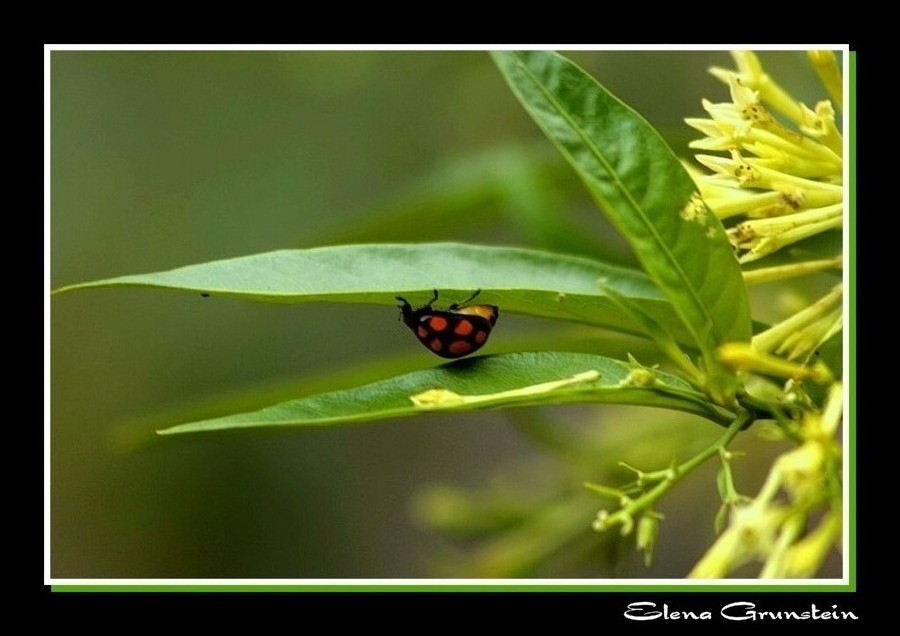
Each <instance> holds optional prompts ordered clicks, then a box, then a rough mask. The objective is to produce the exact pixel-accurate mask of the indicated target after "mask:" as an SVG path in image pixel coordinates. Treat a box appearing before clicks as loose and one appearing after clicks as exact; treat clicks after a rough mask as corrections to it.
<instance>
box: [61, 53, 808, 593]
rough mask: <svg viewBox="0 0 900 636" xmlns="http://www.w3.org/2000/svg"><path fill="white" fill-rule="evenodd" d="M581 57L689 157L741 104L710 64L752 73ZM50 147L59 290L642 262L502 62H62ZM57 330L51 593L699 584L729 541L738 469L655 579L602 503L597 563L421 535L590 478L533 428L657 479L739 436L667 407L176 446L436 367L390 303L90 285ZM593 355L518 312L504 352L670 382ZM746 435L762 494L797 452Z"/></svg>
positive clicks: (212, 57) (328, 56) (787, 79)
mask: <svg viewBox="0 0 900 636" xmlns="http://www.w3.org/2000/svg"><path fill="white" fill-rule="evenodd" d="M567 55H569V56H570V57H572V58H573V59H575V60H576V61H578V62H579V63H581V64H582V65H583V66H585V68H587V70H588V71H590V72H591V73H592V74H593V75H594V76H595V77H598V78H599V79H600V81H602V82H603V83H604V84H605V85H606V86H607V87H608V88H609V89H610V90H612V91H613V92H614V93H616V94H617V95H619V96H620V97H621V98H622V99H623V100H625V101H626V102H627V103H629V104H630V105H631V106H633V107H634V108H635V109H636V110H638V111H639V112H641V113H642V114H643V115H644V116H645V117H646V118H647V119H648V120H649V121H650V122H651V123H652V124H653V125H654V126H656V127H657V129H658V130H660V132H662V133H663V135H664V136H666V138H667V139H668V140H669V141H670V143H671V144H672V145H673V147H674V148H675V149H676V151H677V152H679V153H680V154H682V155H684V156H687V153H686V144H687V141H689V140H690V139H692V138H694V137H695V135H694V134H693V133H692V132H691V131H690V129H688V128H687V127H686V126H685V125H684V124H683V123H682V119H683V118H684V117H688V116H702V109H701V107H700V99H701V98H702V97H708V98H710V99H712V100H713V101H726V100H727V92H726V89H725V88H724V87H723V86H721V85H720V84H718V83H717V82H716V81H715V80H714V79H713V78H711V77H710V76H709V75H708V74H707V73H706V72H705V71H706V68H707V67H708V66H710V65H712V64H716V65H721V66H731V61H730V59H729V58H728V56H727V54H726V53H724V52H677V53H673V52H661V51H656V52H600V51H594V52H569V53H567ZM762 59H763V61H764V63H766V64H767V68H768V70H769V72H770V73H777V75H778V79H779V80H780V81H781V82H782V83H783V84H784V85H789V86H791V87H792V89H793V90H794V91H795V94H796V95H797V96H798V97H800V98H801V99H806V100H807V103H813V102H814V101H815V99H817V98H818V97H819V93H818V92H817V91H816V85H815V83H814V78H813V75H812V73H811V71H810V70H809V68H808V67H807V65H806V64H805V59H804V55H803V54H802V53H796V52H792V53H768V54H766V53H763V54H762ZM51 136H52V137H51V144H52V146H51V148H52V156H51V170H52V173H51V188H52V190H51V194H52V210H51V266H52V281H51V284H52V286H53V287H58V286H61V285H64V284H68V283H73V282H78V281H85V280H90V279H96V278H105V277H111V276H117V275H121V274H130V273H142V272H149V271H155V270H163V269H170V268H174V267H178V266H181V265H187V264H192V263H199V262H203V261H207V260H213V259H220V258H227V257H233V256H240V255H247V254H253V253H258V252H263V251H268V250H274V249H282V248H292V247H311V246H318V245H326V244H335V243H340V242H350V241H352V242H362V241H392V240H393V241H433V240H466V241H471V242H477V243H489V244H497V243H506V244H516V245H523V246H533V247H543V248H548V249H554V250H557V251H570V252H573V253H582V254H585V253H589V254H594V255H597V256H599V257H603V258H607V259H608V260H612V261H616V262H624V263H627V262H630V255H629V254H628V251H627V249H626V248H624V247H623V244H622V243H621V241H619V240H618V239H617V238H616V237H615V236H614V235H613V234H612V232H611V231H610V230H609V228H608V227H607V226H606V225H605V224H604V223H603V222H602V220H601V219H600V214H599V213H598V212H597V211H596V210H595V209H594V207H593V206H592V204H591V203H590V201H588V200H587V198H586V196H585V195H584V194H583V193H582V190H581V187H580V184H579V183H578V182H577V180H576V178H575V177H574V176H573V175H572V174H571V173H570V171H569V170H568V168H567V167H566V165H565V164H564V161H563V159H562V158H561V157H558V156H557V155H556V154H555V152H554V150H553V148H552V147H551V145H550V144H549V142H547V141H545V140H544V139H543V137H542V135H541V134H540V132H539V131H538V130H537V128H536V126H535V125H534V124H533V123H532V122H531V120H530V119H529V118H528V117H527V115H526V114H525V112H524V111H523V110H522V109H521V108H520V107H519V105H518V103H517V102H516V100H515V98H514V97H513V95H512V94H511V92H510V91H509V90H508V89H507V87H506V85H505V83H504V81H503V80H502V78H501V76H500V74H499V73H498V72H497V70H496V69H495V67H494V66H493V64H492V62H491V60H490V58H489V56H488V55H487V54H486V53H482V52H388V51H374V52H318V51H281V52H251V51H238V52H202V51H197V52H163V51H159V52H139V51H118V52H117V51H108V52H90V51H83V52H79V51H55V52H53V53H52V56H51ZM557 215H558V216H557ZM573 228H577V231H573ZM501 309H502V308H501ZM769 309H771V307H769ZM51 321H52V322H51V329H52V345H51V346H52V351H51V363H52V367H51V381H52V384H51V388H52V393H51V427H52V439H51V443H52V454H51V470H52V476H51V514H52V526H51V530H52V532H51V559H52V561H51V563H52V568H51V574H52V576H53V577H59V578H70V577H86V578H90V577H250V578H258V577H289V578H305V577H348V578H355V577H426V576H432V575H435V574H436V573H448V572H449V573H451V574H453V575H467V574H472V575H476V576H482V575H484V576H497V575H504V574H509V575H513V576H531V575H535V576H542V575H546V576H575V575H578V576H629V577H645V576H646V577H660V576H667V577H668V576H671V577H681V576H683V575H684V574H685V573H686V572H687V571H688V570H689V568H690V566H691V565H692V564H693V563H694V562H695V561H696V559H697V558H698V557H699V556H700V554H702V551H703V549H704V547H706V546H707V545H708V544H709V543H710V541H711V539H712V537H713V532H712V518H713V516H714V515H715V512H716V509H717V506H718V502H717V500H716V499H717V497H716V491H715V485H714V470H715V467H709V468H710V470H705V471H701V472H700V473H698V475H697V476H696V477H695V478H692V479H691V480H689V482H688V483H685V484H684V485H683V487H681V488H680V489H679V490H678V491H677V493H678V494H677V496H676V497H674V498H673V499H672V500H671V501H668V500H667V503H666V504H665V505H664V506H662V510H663V511H664V512H665V513H666V515H667V518H666V521H665V522H663V526H662V534H661V536H660V539H659V547H658V549H657V554H656V556H655V558H654V563H653V567H652V568H651V569H649V570H648V569H645V568H644V566H643V565H642V564H641V563H640V558H639V556H637V555H635V554H634V550H633V546H632V545H631V544H630V543H629V544H628V545H626V546H624V547H623V546H621V545H617V544H616V541H615V539H614V538H612V539H610V538H601V537H600V536H599V535H597V534H595V533H593V532H592V531H591V530H590V528H589V524H590V520H591V518H592V516H593V512H596V509H599V508H600V507H603V506H605V505H608V503H609V502H606V501H603V500H602V499H600V498H599V497H598V498H596V502H594V501H592V500H589V501H588V504H587V507H586V508H585V509H586V510H588V513H587V516H586V517H584V518H578V517H577V515H576V518H575V519H574V521H573V522H572V523H573V524H574V527H575V528H576V529H577V533H576V534H577V536H578V538H577V542H578V548H577V550H576V549H573V550H572V551H571V553H569V554H568V555H567V548H566V547H565V546H562V547H560V546H557V548H558V549H556V548H555V549H554V550H555V552H554V553H555V554H557V556H558V557H559V558H557V559H556V561H555V562H554V563H553V564H550V565H547V564H546V563H545V564H543V565H542V564H541V559H540V558H535V559H531V560H529V559H528V558H526V559H525V560H524V562H523V563H524V565H522V564H520V565H519V566H517V567H511V568H508V569H505V570H504V569H503V567H502V566H500V565H498V566H496V567H494V566H485V565H484V559H485V558H487V557H486V556H485V553H484V552H483V551H482V550H483V549H484V545H485V544H484V543H479V542H478V541H477V540H475V539H471V538H469V539H466V540H464V541H462V542H459V541H457V542H450V541H448V539H447V537H446V536H444V535H442V534H441V533H437V532H434V531H433V529H429V528H428V527H427V525H428V524H427V523H425V522H426V521H428V520H429V519H430V520H431V522H432V524H437V525H441V522H440V517H441V515H442V514H443V513H442V510H443V509H442V508H441V506H442V505H444V504H446V502H447V501H448V500H449V499H448V498H447V497H444V498H443V499H442V498H441V497H442V495H441V493H442V492H444V494H445V495H446V492H445V491H446V488H445V489H444V490H440V489H439V488H438V489H435V486H436V485H440V484H444V485H447V484H452V485H454V486H461V487H467V488H470V489H472V491H473V492H474V491H483V490H484V489H485V488H487V487H488V486H489V485H491V484H493V485H494V486H496V484H498V483H502V484H506V485H503V486H502V487H501V488H507V487H510V488H513V489H516V488H518V489H519V490H521V491H522V492H524V493H525V495H524V496H525V498H526V499H527V496H528V493H529V492H537V491H539V490H540V489H541V488H543V487H544V485H545V484H540V483H539V484H532V483H531V480H533V479H534V478H535V474H536V473H539V474H540V475H543V474H546V475H557V476H558V478H556V477H554V478H553V479H556V483H562V482H565V483H569V482H572V480H573V479H574V477H573V474H572V473H573V470H572V466H571V461H569V460H567V459H566V458H565V456H564V454H563V455H559V454H557V455H556V457H557V459H555V460H554V459H552V454H550V455H548V454H547V452H546V448H543V447H542V443H541V442H540V437H541V436H540V435H534V434H533V433H534V430H535V428H534V421H531V420H535V419H539V420H541V422H539V423H538V424H537V426H538V427H540V426H544V428H548V427H547V425H548V424H549V425H550V426H549V428H550V429H553V428H554V427H556V428H558V429H559V430H563V431H567V432H569V433H571V434H572V435H580V434H584V431H585V430H588V431H602V432H603V435H612V436H613V437H616V439H618V440H619V441H620V442H621V443H623V444H624V446H623V447H620V450H619V451H616V452H620V451H621V448H626V449H627V448H628V447H629V441H628V440H629V437H628V436H629V435H632V436H634V437H635V439H636V440H637V441H636V442H635V444H637V443H638V442H640V443H644V444H646V441H647V436H648V435H650V436H652V437H653V439H654V440H655V443H654V444H653V446H654V448H655V449H656V452H657V455H658V457H651V458H650V459H648V460H647V461H656V462H658V463H659V464H661V465H667V464H668V462H669V460H670V459H671V449H672V448H697V447H698V445H699V446H702V445H703V444H705V443H709V441H711V440H712V439H713V438H714V437H715V436H716V435H717V434H718V432H719V429H717V428H716V427H715V426H713V425H712V424H709V423H707V422H704V421H700V420H697V419H691V418H685V417H683V416H672V417H670V416H669V415H667V414H665V413H663V412H662V411H647V410H641V409H615V408H601V407H597V408H594V407H583V406H571V407H558V408H554V409H540V410H536V411H534V412H528V413H525V414H523V413H524V412H520V413H513V412H509V413H507V412H487V413H480V414H472V415H464V416H454V417H437V416H432V417H423V418H416V419H406V420H399V421H396V422H387V423H379V424H370V425H362V426H353V427H346V428H337V429H327V428H320V429H307V430H303V429H292V430H281V431H276V432H253V433H241V434H225V435H216V434H207V435H197V436H184V437H174V438H166V439H159V438H156V437H155V436H154V434H153V431H154V430H155V429H156V428H163V427H166V426H169V425H173V424H177V423H180V422H182V421H187V420H190V419H195V418H199V417H211V416H216V415H222V414H226V413H229V412H234V411H239V410H251V409H256V408H259V407H262V406H265V405H267V404H269V403H272V402H275V401H278V400H282V399H288V398H291V397H295V396H298V395H301V394H305V393H309V392H313V391H317V390H323V389H328V388H337V387H339V386H351V385H353V384H359V383H360V382H364V381H368V380H372V379H376V378H378V377H383V376H387V375H391V374H393V373H395V372H399V371H402V370H411V369H416V368H425V367H429V366H433V365H435V364H439V363H441V362H442V361H440V360H438V359H437V358H436V357H433V356H431V354H429V353H428V352H427V351H425V350H424V349H423V348H421V347H420V346H419V344H418V343H416V342H415V339H414V338H413V337H412V336H411V334H409V333H408V332H407V331H406V329H405V328H404V327H403V326H402V325H400V324H398V322H397V316H396V312H395V311H393V310H389V309H386V308H384V307H369V306H358V307H355V306H347V305H327V304H319V305H265V304H254V303H248V302H240V301H236V300H230V299H221V298H219V299H216V298H200V297H198V296H193V295H180V294H169V293H163V292H159V291H147V290H136V289H118V290H88V291H85V292H79V293H73V294H66V295H63V296H58V297H54V298H53V300H52V303H51ZM590 335H591V334H588V333H587V332H584V331H583V330H578V329H576V328H574V327H571V326H565V325H554V324H551V323H549V322H546V321H540V320H537V319H527V318H522V317H515V316H508V315H504V316H503V318H502V319H501V322H500V324H499V326H498V328H497V330H496V331H495V335H493V336H492V340H491V342H490V343H488V346H487V347H485V350H484V351H485V353H496V352H499V351H504V350H515V349H522V348H526V349H528V348H531V349H533V348H540V347H544V346H546V347H553V346H563V345H559V343H560V342H562V343H563V344H564V345H565V344H567V343H568V345H569V346H571V347H577V348H581V349H585V350H594V351H596V352H599V353H605V354H608V355H616V356H619V357H621V356H624V354H625V352H626V351H632V352H642V353H643V354H644V355H645V358H646V356H649V357H650V358H651V359H645V358H641V359H642V361H645V362H648V363H650V362H654V361H655V360H654V359H652V356H653V355H654V354H653V353H652V350H651V349H649V348H648V347H647V346H646V345H645V344H643V343H641V342H640V341H637V340H634V339H621V338H618V337H615V336H611V335H610V334H600V335H601V336H602V338H601V340H599V341H596V340H593V341H585V337H589V336H590ZM538 336H539V337H538ZM542 338H543V340H542ZM529 418H531V419H530V420H529ZM525 420H529V421H525ZM669 423H671V424H669ZM644 426H646V427H647V428H646V429H643V428H642V427H644ZM542 430H543V429H542ZM523 431H524V432H525V433H529V431H530V432H531V433H532V434H531V435H528V434H525V435H523ZM673 431H674V432H673ZM642 435H643V437H641V436H642ZM666 435H669V436H672V440H673V441H672V443H671V444H669V445H667V444H666V443H665V437H661V436H666ZM623 436H624V437H623ZM675 436H680V437H678V438H677V439H676V437H675ZM601 437H602V435H601ZM747 437H748V439H746V440H742V441H741V443H740V445H741V446H744V447H746V448H748V449H751V451H752V453H753V456H752V457H753V460H752V462H745V464H744V465H741V464H738V466H737V469H738V470H739V471H741V472H739V473H738V477H739V478H741V479H743V480H744V481H743V482H741V483H740V484H739V488H741V489H742V490H743V491H744V492H752V491H753V489H754V488H755V487H756V486H757V485H758V483H759V482H760V480H761V479H762V476H763V473H762V472H760V471H764V470H765V469H766V467H767V465H768V464H767V459H766V458H768V457H772V456H773V454H775V453H776V452H777V451H778V450H779V448H778V447H777V446H776V445H771V444H766V445H762V444H759V443H758V442H756V441H754V439H752V438H751V437H750V436H747ZM536 439H537V440H538V441H537V442H536V441H535V440H536ZM661 439H663V441H662V442H661V441H660V440H661ZM623 440H624V441H623ZM545 446H546V445H545ZM550 446H552V444H550ZM590 453H592V456H591V457H592V460H591V461H593V462H594V464H591V466H593V467H602V466H605V465H607V464H608V465H614V464H615V462H616V461H618V460H619V459H623V458H624V457H622V456H621V455H620V454H615V455H614V454H613V453H605V452H604V446H603V445H602V444H600V443H598V445H597V447H596V448H594V447H591V450H590ZM567 462H568V463H567ZM754 466H756V469H754ZM644 467H648V468H654V467H659V466H655V465H650V466H644ZM579 470H581V471H582V472H581V473H578V475H579V476H578V477H577V479H581V478H585V476H586V475H591V474H594V473H592V470H594V468H592V467H588V469H586V470H585V469H584V467H583V466H582V467H581V468H579ZM601 470H602V469H601V468H596V470H595V472H596V471H601ZM544 471H546V473H545V472H544ZM597 474H599V472H598V473H597ZM619 477H620V478H621V474H620V475H619ZM567 480H568V481H567ZM598 480H600V479H599V478H598ZM538 481H540V480H538ZM572 483H574V482H572ZM570 485H571V484H570ZM491 487H493V486H491ZM573 488H575V489H580V486H579V485H578V484H575V486H574V487H573ZM579 492H580V490H579ZM423 493H424V495H423ZM582 495H583V493H582V494H581V495H578V496H582ZM450 498H451V499H452V497H450ZM441 502H444V504H442V503H441ZM445 507H446V506H445ZM582 508H584V506H582ZM443 525H444V526H447V524H446V523H444V524H443ZM450 525H452V523H450ZM582 529H583V530H582ZM445 530H446V527H445ZM529 540H530V541H532V542H539V540H538V539H535V538H534V537H532V538H531V539H527V538H526V539H522V540H521V541H522V542H524V544H525V547H522V548H521V550H524V551H525V552H528V550H530V549H532V548H533V551H534V552H535V554H537V553H541V548H539V547H535V546H531V547H529V546H530V544H528V541H529ZM629 541H630V539H629ZM495 545H496V544H495ZM501 547H502V546H501ZM520 547H521V546H520ZM496 549H497V550H499V549H501V548H496ZM554 550H551V551H554ZM545 552H546V550H545ZM570 557H571V558H570ZM501 561H502V559H501ZM479 564H480V565H479Z"/></svg>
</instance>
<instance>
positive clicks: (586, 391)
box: [160, 352, 728, 434]
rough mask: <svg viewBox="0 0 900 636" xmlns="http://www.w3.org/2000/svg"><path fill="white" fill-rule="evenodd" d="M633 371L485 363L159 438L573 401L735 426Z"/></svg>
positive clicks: (679, 387)
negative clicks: (633, 380) (634, 379)
mask: <svg viewBox="0 0 900 636" xmlns="http://www.w3.org/2000/svg"><path fill="white" fill-rule="evenodd" d="M630 369H631V367H630V365H628V364H627V363H625V362H621V361H619V360H613V359H611V358H606V357H604V356H597V355H593V354H584V353H559V352H541V353H512V354H507V355H500V356H482V357H476V358H469V359H466V360H457V361H455V362H451V363H449V364H445V365H443V366H440V367H436V368H433V369H427V370H424V371H415V372H413V373H408V374H406V375H401V376H397V377H395V378H391V379H388V380H382V381H380V382H375V383H373V384H367V385H365V386H360V387H357V388H354V389H346V390H342V391H332V392H330V393H322V394H319V395H312V396H308V397H303V398H299V399H297V400H291V401H289V402H282V403H281V404H276V405H274V406H271V407H268V408H265V409H262V410H261V411H255V412H252V413H240V414H237V415H230V416H226V417H221V418H215V419H209V420H203V421H199V422H191V423H188V424H181V425H179V426H174V427H172V428H169V429H165V430H163V431H160V432H161V433H163V434H170V433H189V432H199V431H213V430H224V429H239V428H255V427H263V426H292V425H293V426H334V425H340V424H351V423H360V422H371V421H376V420H384V419H390V418H397V417H405V416H411V415H421V414H425V413H434V412H456V411H470V410H476V409H494V408H503V407H510V406H534V405H541V404H563V403H569V402H594V403H612V404H637V405H645V406H654V407H660V408H669V409H677V410H681V411H686V412H689V413H695V414H697V415H701V416H703V417H706V418H707V419H710V420H713V421H715V422H717V423H720V424H721V423H724V422H726V421H728V415H727V414H726V413H724V412H723V411H721V410H720V409H718V408H716V407H715V406H713V405H711V404H710V403H709V402H708V401H707V400H706V398H705V397H704V396H703V395H702V394H700V393H697V392H695V391H693V390H692V389H691V388H690V386H689V385H688V384H687V383H685V382H684V381H682V380H680V379H678V378H676V377H674V376H671V375H668V374H665V373H658V374H657V378H656V380H657V382H656V384H655V385H654V386H652V387H645V386H634V385H632V384H630V383H629V382H628V376H629V371H630Z"/></svg>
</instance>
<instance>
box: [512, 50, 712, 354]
mask: <svg viewBox="0 0 900 636" xmlns="http://www.w3.org/2000/svg"><path fill="white" fill-rule="evenodd" d="M519 64H520V67H521V68H522V69H523V70H524V71H525V73H526V75H528V77H529V79H530V80H531V81H532V82H533V83H534V85H535V86H537V88H538V90H539V91H540V92H541V93H542V94H543V95H544V97H545V98H546V99H547V101H549V102H550V103H551V105H552V106H554V107H555V108H556V110H557V112H558V113H559V114H560V115H561V116H562V117H563V119H565V120H566V121H567V122H568V123H569V126H570V127H571V128H572V129H573V130H574V131H575V132H576V133H577V135H578V136H579V137H580V138H581V140H582V141H583V142H584V143H585V145H586V146H587V147H588V148H589V149H590V150H591V152H592V153H593V154H594V156H595V157H596V159H597V160H598V161H599V162H600V163H601V164H602V165H603V167H604V168H606V170H607V172H609V174H611V175H612V176H613V179H614V181H615V183H616V185H617V186H618V187H619V189H620V190H621V191H622V192H624V193H625V198H626V200H627V202H628V204H629V205H630V206H631V208H632V210H634V211H635V213H636V215H637V217H638V218H639V219H640V220H641V222H642V223H643V224H644V226H645V227H646V228H647V229H648V230H649V231H650V234H651V235H652V236H653V238H654V239H655V240H656V242H657V243H658V245H659V246H660V247H661V251H662V253H663V254H664V255H665V257H666V260H667V261H668V262H669V263H670V264H671V265H672V268H673V269H674V270H675V271H676V272H677V273H678V275H679V277H680V278H681V280H682V281H684V282H685V286H686V287H687V290H688V293H689V294H690V296H691V299H692V300H693V301H694V305H695V306H696V307H698V308H699V309H700V313H701V314H702V315H703V316H704V317H705V318H706V320H707V324H708V325H710V326H711V327H712V331H713V336H714V338H715V340H716V341H717V342H719V341H721V335H720V334H719V330H718V328H717V327H716V324H715V321H714V320H713V318H712V316H711V315H710V313H709V312H708V311H707V310H706V306H705V305H704V304H703V302H701V300H700V297H699V295H698V294H697V291H696V290H695V289H694V286H693V285H692V284H691V283H690V279H688V278H687V276H686V274H685V272H684V270H683V269H682V267H681V264H680V263H679V262H678V260H677V259H676V258H675V256H674V254H672V252H671V250H669V246H668V245H666V243H665V241H663V240H662V237H660V235H659V233H658V232H657V231H656V228H655V227H654V226H653V224H652V223H650V220H649V219H648V218H647V217H646V215H645V214H644V212H643V210H642V209H641V207H640V206H639V205H638V204H637V202H636V201H635V200H634V199H633V198H632V196H631V192H630V191H629V190H628V188H626V187H625V185H624V183H623V182H622V180H621V179H620V178H619V175H618V173H617V172H616V171H615V170H613V169H612V167H611V165H610V163H609V161H608V160H607V159H606V157H605V156H604V155H603V153H602V152H600V150H599V149H598V148H597V147H596V146H595V145H594V143H593V142H592V141H591V139H590V138H589V137H587V135H585V133H583V132H582V130H581V128H580V127H579V126H577V125H576V122H575V121H574V120H573V119H572V118H571V117H569V116H568V114H567V113H566V111H565V110H564V109H563V108H562V106H561V105H560V104H559V102H557V100H556V99H555V98H554V96H553V94H552V93H550V92H549V91H547V90H546V89H545V88H544V86H543V84H542V83H541V82H540V81H539V80H538V78H537V77H536V76H535V75H534V74H533V73H532V72H531V69H530V68H528V66H527V65H526V64H525V63H523V62H521V61H519ZM551 139H552V137H551ZM557 145H558V146H560V148H561V149H562V150H563V151H564V152H565V153H566V154H567V155H569V157H571V158H572V159H573V163H577V162H575V161H574V159H575V158H574V157H572V155H571V153H569V152H568V150H567V149H566V148H565V147H563V146H561V145H560V144H557ZM642 260H643V259H642ZM673 307H675V308H676V311H677V307H678V305H677V303H673ZM685 326H686V327H687V328H688V329H689V330H690V331H691V333H693V334H694V338H695V339H697V340H699V338H697V332H696V330H695V329H694V328H693V325H690V324H687V325H685ZM697 345H698V346H699V347H700V348H701V349H706V346H705V343H701V342H699V341H698V342H697Z"/></svg>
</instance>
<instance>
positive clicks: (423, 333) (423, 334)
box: [416, 325, 428, 338]
mask: <svg viewBox="0 0 900 636" xmlns="http://www.w3.org/2000/svg"><path fill="white" fill-rule="evenodd" d="M416 333H418V334H419V337H420V338H425V337H427V336H428V330H427V329H426V328H425V327H423V326H422V325H419V328H418V329H416Z"/></svg>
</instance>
